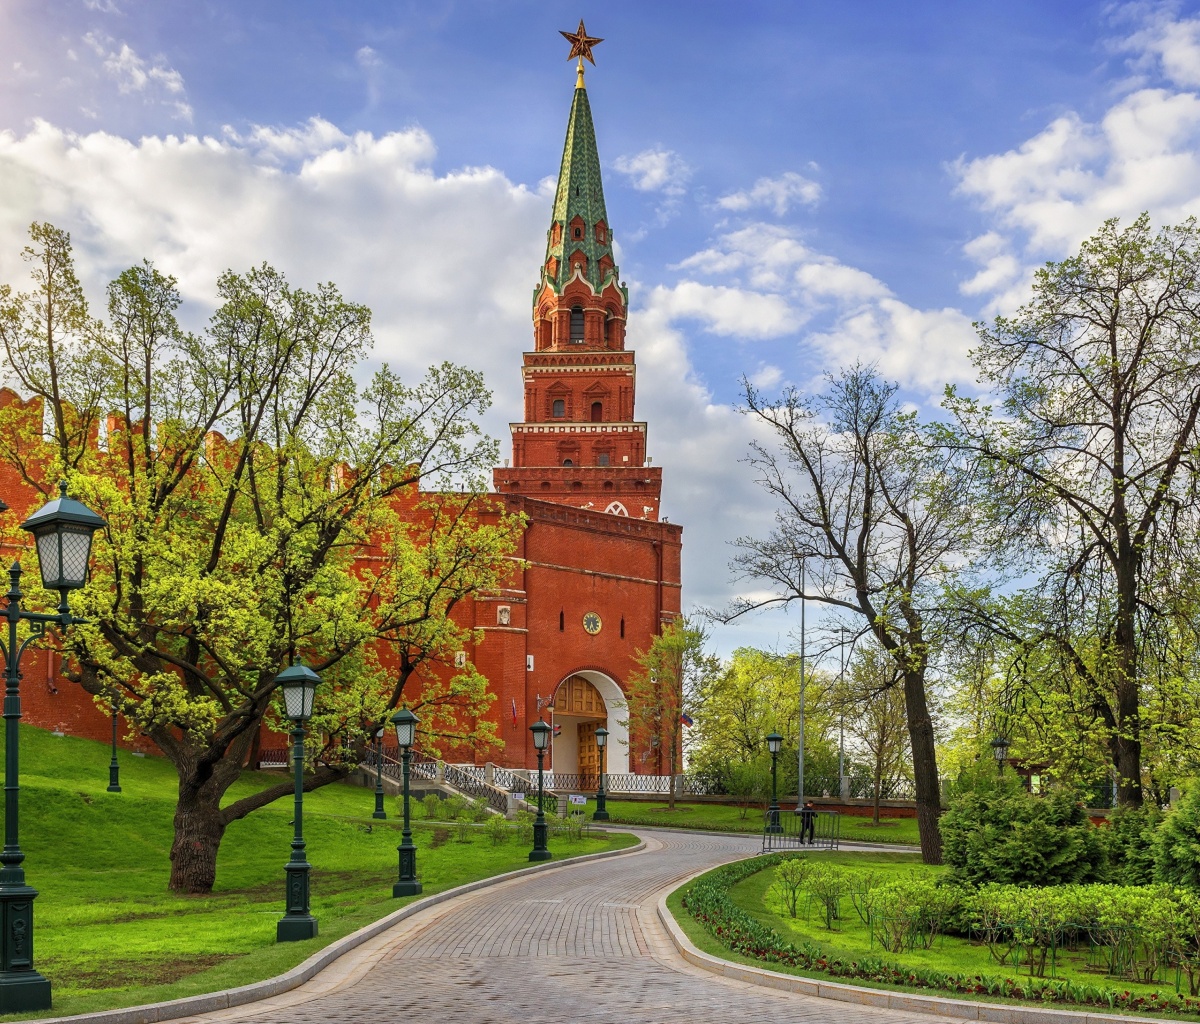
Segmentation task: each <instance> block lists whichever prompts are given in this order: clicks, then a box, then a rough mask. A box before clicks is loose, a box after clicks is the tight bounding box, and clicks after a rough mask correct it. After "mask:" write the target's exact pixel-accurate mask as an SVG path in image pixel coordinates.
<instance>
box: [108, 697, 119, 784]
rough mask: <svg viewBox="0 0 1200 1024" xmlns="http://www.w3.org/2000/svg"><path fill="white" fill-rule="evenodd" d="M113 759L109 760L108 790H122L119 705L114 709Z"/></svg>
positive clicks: (114, 706)
mask: <svg viewBox="0 0 1200 1024" xmlns="http://www.w3.org/2000/svg"><path fill="white" fill-rule="evenodd" d="M112 727H113V735H112V760H111V761H109V762H108V791H109V792H110V793H119V792H121V766H120V765H119V764H117V706H116V705H115V704H114V705H113V709H112Z"/></svg>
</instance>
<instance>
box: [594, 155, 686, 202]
mask: <svg viewBox="0 0 1200 1024" xmlns="http://www.w3.org/2000/svg"><path fill="white" fill-rule="evenodd" d="M613 168H614V169H615V170H616V171H618V172H619V173H620V174H623V175H625V176H626V177H627V178H629V182H630V184H631V185H633V187H634V188H635V189H637V190H638V191H639V192H662V193H663V194H664V195H668V196H680V195H683V193H684V192H685V191H686V190H687V182H688V178H690V177H691V173H692V171H691V168H690V167H688V165H687V163H686V162H685V161H684V159H683V158H682V157H681V156H680V155H679V154H678V153H675V152H673V151H672V150H669V149H644V150H642V152H640V153H635V154H633V155H632V156H619V157H617V158H616V160H614V161H613Z"/></svg>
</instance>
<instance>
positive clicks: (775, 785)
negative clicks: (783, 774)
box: [767, 732, 783, 833]
mask: <svg viewBox="0 0 1200 1024" xmlns="http://www.w3.org/2000/svg"><path fill="white" fill-rule="evenodd" d="M782 746H783V737H782V736H780V735H779V733H777V732H773V733H769V734H768V735H767V749H768V750H769V751H770V752H771V806H770V807H768V808H767V831H768V832H772V833H779V832H782V831H783V826H782V825H781V824H780V823H779V777H778V773H777V772H776V767H777V763H778V760H779V748H780V747H782Z"/></svg>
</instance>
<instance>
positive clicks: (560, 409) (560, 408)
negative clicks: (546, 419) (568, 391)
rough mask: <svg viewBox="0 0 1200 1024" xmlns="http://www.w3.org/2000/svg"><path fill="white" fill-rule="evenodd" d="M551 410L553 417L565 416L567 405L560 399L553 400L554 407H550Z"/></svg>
mask: <svg viewBox="0 0 1200 1024" xmlns="http://www.w3.org/2000/svg"><path fill="white" fill-rule="evenodd" d="M551 409H552V410H553V412H554V415H555V416H559V417H561V416H565V415H566V414H567V403H566V402H564V401H563V400H562V399H561V398H556V399H555V400H554V405H553V406H551Z"/></svg>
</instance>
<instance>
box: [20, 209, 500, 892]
mask: <svg viewBox="0 0 1200 1024" xmlns="http://www.w3.org/2000/svg"><path fill="white" fill-rule="evenodd" d="M31 234H32V238H33V245H32V246H31V247H29V248H28V249H27V250H26V258H27V259H28V260H30V261H31V262H32V263H33V265H34V267H35V268H36V273H35V275H34V287H33V290H32V291H31V292H29V293H27V294H18V293H14V292H13V291H12V290H11V289H9V288H5V289H4V291H3V293H2V294H0V338H2V339H3V341H4V345H5V350H6V352H7V354H8V360H9V367H10V370H11V372H12V374H13V375H14V376H15V377H16V379H17V382H18V384H19V385H20V386H22V387H24V388H25V389H26V390H27V392H31V393H32V396H33V398H34V399H36V400H40V402H38V401H35V402H32V403H30V404H28V405H21V404H19V403H10V404H9V405H7V406H5V407H4V408H3V409H0V457H2V458H5V459H7V461H9V463H10V464H11V465H13V466H14V467H15V468H16V469H17V471H18V472H20V473H21V474H22V477H23V479H24V480H25V482H26V483H27V484H28V485H29V486H30V487H32V488H34V489H35V490H38V491H41V492H42V493H45V492H46V490H47V488H48V487H49V486H50V484H51V482H52V481H55V480H57V479H58V477H59V476H60V475H63V474H65V475H66V477H67V478H68V479H69V481H70V485H71V489H72V492H73V493H74V494H76V495H78V496H79V497H80V498H82V499H83V500H85V501H86V502H87V503H88V504H89V505H91V506H92V507H93V508H95V509H96V510H97V511H98V512H100V513H101V515H103V516H104V517H105V519H106V520H107V523H108V525H107V527H106V529H105V530H104V531H103V533H102V534H101V535H100V536H98V538H97V542H96V549H95V552H94V563H93V569H92V577H91V581H90V583H89V585H88V586H87V587H86V588H85V589H84V590H83V591H81V592H80V594H79V597H78V599H77V608H78V611H79V612H80V613H81V614H83V615H85V616H86V617H87V619H88V620H89V621H88V623H87V624H86V625H83V626H79V627H75V628H73V629H72V630H71V631H70V632H69V633H68V634H67V635H66V637H65V641H64V642H65V645H66V652H65V653H66V654H67V655H68V657H69V658H70V660H71V663H72V664H73V666H74V670H73V673H72V678H74V679H75V680H76V681H77V682H78V683H80V684H81V685H82V686H83V687H84V689H85V690H86V691H87V692H89V693H92V694H94V695H97V696H98V697H99V698H102V699H103V701H104V703H105V705H106V706H109V705H111V706H113V707H115V708H116V709H117V710H119V711H120V713H121V714H122V715H124V716H125V717H126V718H127V719H128V720H129V721H130V722H131V723H132V724H133V726H134V727H135V728H136V729H138V730H139V731H140V732H142V733H144V734H145V735H147V736H148V737H149V738H150V739H151V740H152V741H153V742H154V743H155V744H156V745H157V746H158V748H159V749H160V750H161V751H162V752H163V754H164V755H165V756H166V757H167V758H168V759H169V760H170V761H171V762H172V763H173V765H174V766H175V769H176V771H177V773H178V775H179V797H178V803H177V805H176V811H175V822H174V824H175V839H174V843H173V846H172V850H171V862H172V867H171V878H170V886H171V888H172V889H175V890H178V891H181V892H206V891H208V890H209V889H211V887H212V884H213V881H214V879H215V874H216V857H217V852H218V849H219V846H220V841H221V837H222V835H223V834H224V830H225V828H226V827H227V826H228V825H229V823H230V822H232V821H235V820H238V819H239V818H241V817H243V816H245V815H246V814H248V813H250V812H251V811H253V810H255V809H256V808H258V807H261V806H263V805H264V804H266V803H269V802H270V801H271V800H274V799H277V798H278V797H279V796H283V795H285V794H286V793H289V792H291V783H290V782H289V783H284V782H281V783H280V784H279V785H277V786H272V787H268V788H267V789H266V790H264V791H262V792H260V793H256V794H253V795H251V796H247V797H243V798H240V799H238V800H235V801H233V802H232V803H230V804H228V805H226V806H224V807H222V806H221V803H222V797H223V796H224V794H225V793H226V791H227V790H228V788H229V786H230V785H231V784H232V783H233V782H234V781H235V780H236V779H237V778H238V775H239V774H240V771H241V768H242V765H243V764H244V763H245V760H246V756H247V754H248V752H249V750H250V748H251V746H252V744H253V742H254V739H255V737H256V735H257V734H258V732H259V728H260V725H261V723H262V722H263V719H264V717H265V716H267V715H268V714H270V713H272V709H273V706H274V703H275V701H276V700H277V698H276V695H275V684H274V677H275V675H276V674H277V672H278V671H279V669H280V668H281V667H282V666H283V665H285V664H287V663H288V662H289V661H290V660H291V659H292V658H293V657H296V656H303V657H304V658H305V660H306V661H307V662H308V663H309V664H311V665H312V666H313V667H314V668H315V669H316V670H317V671H318V672H320V673H321V674H322V676H323V678H324V680H325V685H324V686H323V687H322V688H321V692H320V698H319V705H318V708H317V711H316V714H315V716H314V720H313V723H312V730H311V734H310V755H311V756H312V757H313V758H314V760H315V761H316V768H315V771H314V772H313V773H312V774H311V775H310V776H309V777H308V778H307V779H306V781H305V787H306V788H308V789H312V788H315V787H317V786H320V785H324V784H326V783H328V782H331V781H335V780H336V779H339V778H342V777H344V776H345V775H346V774H347V772H348V771H349V770H350V769H351V767H352V766H353V765H354V764H355V763H356V762H357V760H358V756H357V755H358V751H359V749H360V747H361V743H362V741H363V737H364V736H365V735H366V734H369V732H370V731H371V730H372V729H373V728H374V726H375V724H376V723H377V722H378V721H379V719H380V718H381V717H382V715H383V714H384V713H385V712H386V710H388V709H390V708H392V707H394V706H395V705H396V704H397V703H398V702H399V701H401V700H406V701H407V700H408V699H409V697H410V694H408V693H406V692H405V682H406V681H407V679H408V678H409V676H411V674H412V662H413V661H414V660H415V661H416V662H417V663H418V664H422V663H426V662H429V663H432V661H433V660H435V659H438V658H441V657H444V656H445V654H446V647H447V643H448V641H449V640H450V639H451V638H454V637H455V633H454V630H453V628H452V627H451V626H450V625H448V624H447V622H446V620H447V618H448V617H449V615H450V613H451V612H452V610H453V605H454V603H455V601H457V600H459V599H461V597H462V596H463V595H465V594H467V593H471V592H473V591H475V590H477V589H491V588H493V587H495V586H497V585H498V584H499V582H500V581H501V580H502V579H503V578H504V577H505V575H506V574H507V572H508V571H509V563H508V561H507V556H508V554H509V553H510V552H511V550H512V544H511V532H512V530H513V529H515V528H519V524H513V523H507V522H504V521H503V520H498V519H497V518H496V517H492V521H491V522H489V523H488V524H484V523H482V521H481V520H480V510H481V505H480V503H481V501H482V499H481V498H479V497H476V496H472V495H471V494H469V493H468V494H466V495H464V496H462V498H461V499H453V500H450V499H448V500H447V501H446V502H443V503H442V504H440V505H438V503H437V502H436V501H434V504H435V506H436V507H434V508H432V509H429V508H422V509H419V510H417V511H414V510H413V505H414V503H415V502H414V497H413V494H414V491H415V488H416V487H417V484H418V482H429V483H434V484H437V485H440V486H441V487H443V488H446V489H449V487H450V486H451V485H453V484H459V485H460V486H462V487H464V488H465V489H466V490H467V491H468V492H472V491H475V492H478V491H480V490H482V474H483V471H484V470H485V469H486V467H487V466H489V465H491V464H492V462H493V461H494V456H495V445H494V443H493V442H491V441H489V440H488V439H486V438H483V437H482V436H481V435H480V433H479V430H478V428H477V426H476V425H475V422H474V417H475V416H476V415H478V414H479V413H480V412H481V411H482V410H483V409H484V408H486V406H487V404H488V401H489V396H488V393H487V391H486V390H485V389H484V387H483V382H482V379H481V378H480V376H479V375H478V374H476V373H473V372H471V371H468V370H464V369H462V368H460V367H456V366H452V365H450V364H442V365H441V366H438V367H434V368H432V369H431V370H430V371H429V373H428V374H427V376H426V378H425V379H424V381H422V382H421V383H420V384H418V385H416V386H415V387H414V386H408V385H405V384H404V383H402V382H401V381H400V379H399V378H398V377H397V376H396V375H395V374H394V373H393V372H392V371H391V370H390V369H389V368H388V367H387V366H386V365H384V366H383V367H381V368H380V369H379V370H377V371H376V372H375V373H374V375H373V376H372V377H371V378H370V379H369V383H368V384H367V386H366V387H360V386H359V385H358V384H357V383H356V381H355V378H354V372H355V370H356V368H357V366H358V364H359V362H360V360H361V359H362V357H363V356H364V354H365V353H366V351H367V349H368V347H369V345H370V312H369V310H367V309H366V308H365V307H363V306H359V305H356V304H354V303H351V302H348V301H346V300H345V299H343V298H342V296H341V295H340V294H339V293H338V291H337V289H336V288H335V287H334V286H333V285H322V286H320V287H319V288H318V289H317V290H316V291H315V292H309V291H305V290H303V289H298V288H294V287H293V286H291V285H290V284H288V282H287V281H286V280H285V279H284V277H283V276H282V275H281V274H279V273H278V272H277V271H275V270H273V269H272V268H270V267H267V266H262V267H259V268H256V269H254V270H251V271H249V272H248V273H245V274H235V273H232V272H229V273H226V274H225V275H223V276H222V278H221V279H220V281H219V283H218V292H219V296H220V300H221V305H220V307H219V308H218V309H217V311H216V312H215V314H214V315H213V317H212V319H211V320H210V322H209V325H208V327H207V329H206V330H205V332H204V334H203V335H202V336H197V335H194V334H190V333H188V332H185V331H184V330H182V329H181V328H180V326H179V324H178V322H177V320H176V317H175V311H176V309H177V308H178V306H179V302H180V298H179V294H178V291H177V289H176V286H175V281H174V280H173V279H172V278H170V277H166V276H164V275H162V274H160V273H159V272H158V271H157V270H156V269H155V268H154V267H153V266H152V265H151V264H149V263H144V264H142V265H140V266H137V267H134V268H131V269H130V270H127V271H125V272H124V273H123V274H121V275H120V276H119V277H118V278H117V279H116V280H115V281H113V282H112V284H111V285H110V286H109V288H108V316H107V319H106V321H105V322H104V323H99V322H97V321H94V320H92V319H91V318H90V317H89V315H88V314H87V312H86V308H85V305H84V304H83V299H82V292H81V291H80V290H79V289H78V286H77V282H76V281H75V277H74V273H73V270H72V267H71V260H70V244H69V238H68V237H67V235H66V234H65V233H64V232H61V231H58V230H57V229H55V228H53V227H51V226H49V225H35V226H34V229H33V231H32V232H31ZM64 295H65V296H69V297H71V302H69V303H64V302H63V301H62V300H61V299H60V298H59V297H60V296H64ZM81 363H82V364H84V365H83V366H82V367H81V366H80V364H81ZM39 404H40V405H41V407H42V408H43V409H45V410H46V411H47V413H48V414H47V415H45V416H40V415H37V412H38V410H37V406H38V405H39ZM43 421H44V423H45V424H46V427H45V428H43ZM97 428H103V432H102V434H101V435H100V436H99V438H97ZM431 500H432V499H431ZM451 510H453V511H451ZM406 511H407V514H406ZM506 536H507V540H506ZM468 551H476V552H477V553H478V556H479V557H478V558H477V559H475V560H472V559H470V558H465V557H464V555H465V553H466V552H468ZM382 641H390V642H393V643H396V644H399V645H401V647H402V657H401V659H400V660H401V670H400V678H399V679H398V680H397V679H391V680H390V681H389V675H390V673H389V672H388V671H387V668H386V665H385V664H384V663H383V662H382V661H381V658H382V657H383V649H382ZM414 651H415V652H418V655H417V656H416V658H414V656H413V652H414ZM405 657H407V658H408V661H409V666H408V668H405V666H404V659H405ZM406 672H407V674H406ZM469 674H470V673H469V671H468V673H467V675H468V676H469ZM460 675H461V674H460ZM432 679H433V677H432V676H431V677H430V680H426V681H425V689H426V690H427V691H428V695H427V696H426V695H425V694H421V695H418V694H411V697H412V698H413V700H414V701H416V700H418V699H426V700H427V702H428V698H433V697H435V696H436V693H435V691H436V689H437V687H436V685H434V683H433V682H432V681H431V680H432ZM447 685H448V686H449V688H450V689H454V688H455V687H457V690H458V695H459V696H460V697H463V698H466V699H468V700H469V695H470V693H471V692H472V691H471V687H472V686H474V687H475V689H474V692H475V693H479V691H480V688H479V686H478V683H477V682H470V683H469V684H468V683H466V682H464V681H463V680H462V679H461V678H460V679H459V681H458V682H455V679H454V678H453V677H452V678H450V679H449V681H448V683H447ZM431 717H436V716H431Z"/></svg>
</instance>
